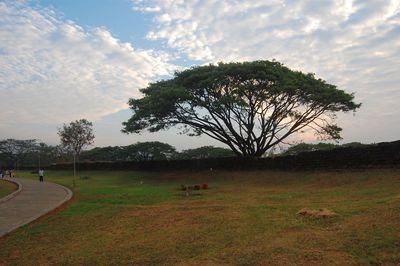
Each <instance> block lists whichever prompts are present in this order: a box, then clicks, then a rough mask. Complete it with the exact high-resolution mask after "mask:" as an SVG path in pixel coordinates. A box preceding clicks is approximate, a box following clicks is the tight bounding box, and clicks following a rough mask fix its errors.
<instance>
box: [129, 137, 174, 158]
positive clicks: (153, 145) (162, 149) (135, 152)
mask: <svg viewBox="0 0 400 266" xmlns="http://www.w3.org/2000/svg"><path fill="white" fill-rule="evenodd" d="M123 153H124V155H125V158H126V160H128V161H149V160H167V159H170V158H171V157H172V156H173V155H174V154H175V153H176V150H175V148H174V147H172V146H171V145H169V144H167V143H162V142H159V141H148V142H138V143H136V144H132V145H129V146H126V147H124V148H123Z"/></svg>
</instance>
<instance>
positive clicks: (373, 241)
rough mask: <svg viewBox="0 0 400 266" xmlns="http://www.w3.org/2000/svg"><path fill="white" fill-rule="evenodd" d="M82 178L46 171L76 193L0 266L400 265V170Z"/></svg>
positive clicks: (1, 255)
mask: <svg viewBox="0 0 400 266" xmlns="http://www.w3.org/2000/svg"><path fill="white" fill-rule="evenodd" d="M19 174H20V176H22V177H24V178H37V177H36V175H31V174H29V173H19ZM79 175H80V176H82V177H85V179H80V178H77V179H76V182H75V184H76V186H75V188H73V181H72V177H71V175H70V173H69V172H61V171H57V172H54V171H53V172H52V171H48V172H47V173H46V176H45V180H48V181H54V182H57V183H60V184H63V185H66V186H68V187H70V188H73V189H74V190H75V192H76V193H75V194H76V197H75V199H74V201H73V202H72V203H70V204H69V205H68V206H67V207H66V208H64V209H63V210H61V211H59V212H58V213H56V214H53V215H50V216H47V217H45V218H42V219H40V220H39V221H36V222H34V223H32V224H30V225H28V226H24V227H23V228H21V229H19V230H17V231H15V232H14V233H12V234H11V235H9V236H7V237H4V238H2V239H0V246H1V248H0V265H43V264H44V265H46V264H57V265H110V264H111V265H121V264H122V265H132V264H139V265H144V264H145V265H148V264H150V265H152V264H167V265H169V264H174V265H175V264H181V265H205V264H206V265H210V264H212V265H215V264H225V265H226V264H237V265H257V264H262V265H265V264H298V265H310V264H311V265H313V264H319V265H321V264H322V265H324V264H325V265H326V264H333V265H335V264H336V265H345V264H388V265H390V264H392V265H396V264H400V252H399V250H400V170H369V171H351V172H350V171H349V172H344V171H343V172H278V171H276V172H275V171H252V172H222V171H212V172H200V173H195V172H186V173H184V172H176V173H140V172H122V171H119V172H80V173H79ZM195 183H208V184H209V186H210V189H209V190H201V191H199V192H197V193H194V194H193V195H191V196H189V197H186V196H185V195H184V193H182V192H181V191H179V190H178V187H179V186H180V184H195ZM303 207H308V208H315V209H319V208H328V209H330V210H333V211H334V212H336V213H337V214H338V215H337V216H335V217H331V218H325V219H317V218H305V217H300V216H298V215H297V214H296V213H297V211H298V210H300V209H301V208H303Z"/></svg>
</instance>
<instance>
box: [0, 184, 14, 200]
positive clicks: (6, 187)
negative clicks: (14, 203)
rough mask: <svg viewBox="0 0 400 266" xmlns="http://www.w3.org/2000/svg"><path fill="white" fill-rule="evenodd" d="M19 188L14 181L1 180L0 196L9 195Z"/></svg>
mask: <svg viewBox="0 0 400 266" xmlns="http://www.w3.org/2000/svg"><path fill="white" fill-rule="evenodd" d="M16 189H17V186H16V185H14V184H13V183H10V182H7V181H4V180H0V198H2V197H5V196H7V195H8V194H10V193H12V192H13V191H14V190H16Z"/></svg>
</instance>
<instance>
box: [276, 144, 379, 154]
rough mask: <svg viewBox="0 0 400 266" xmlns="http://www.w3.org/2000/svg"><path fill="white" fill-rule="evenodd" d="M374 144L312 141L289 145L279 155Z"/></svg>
mask: <svg viewBox="0 0 400 266" xmlns="http://www.w3.org/2000/svg"><path fill="white" fill-rule="evenodd" d="M371 145H374V144H363V143H360V142H350V143H345V144H341V145H339V144H333V143H323V142H320V143H317V144H312V143H299V144H297V145H293V146H290V147H289V148H288V149H286V150H285V151H284V152H282V153H281V155H284V156H286V155H297V154H300V153H303V152H312V151H328V150H333V149H337V148H360V147H367V146H371Z"/></svg>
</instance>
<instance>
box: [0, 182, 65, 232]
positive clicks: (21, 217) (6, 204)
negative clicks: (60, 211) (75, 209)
mask: <svg viewBox="0 0 400 266" xmlns="http://www.w3.org/2000/svg"><path fill="white" fill-rule="evenodd" d="M6 180H10V179H7V178H6ZM12 180H13V181H15V182H16V183H18V184H19V188H18V190H17V191H15V192H14V193H13V194H11V195H9V196H6V197H5V198H1V199H0V237H2V236H3V235H5V234H7V233H9V232H11V231H13V230H15V229H17V228H19V227H21V226H23V225H25V224H27V223H30V222H32V221H34V220H36V219H37V218H39V217H41V216H43V215H45V214H46V213H48V212H50V211H51V210H53V209H55V208H57V207H58V206H60V205H61V204H63V203H64V202H66V201H68V200H69V199H71V197H72V192H71V190H69V189H68V188H66V187H63V186H61V185H57V184H54V183H49V182H43V183H40V182H39V181H35V180H28V179H21V178H13V179H12Z"/></svg>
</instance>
